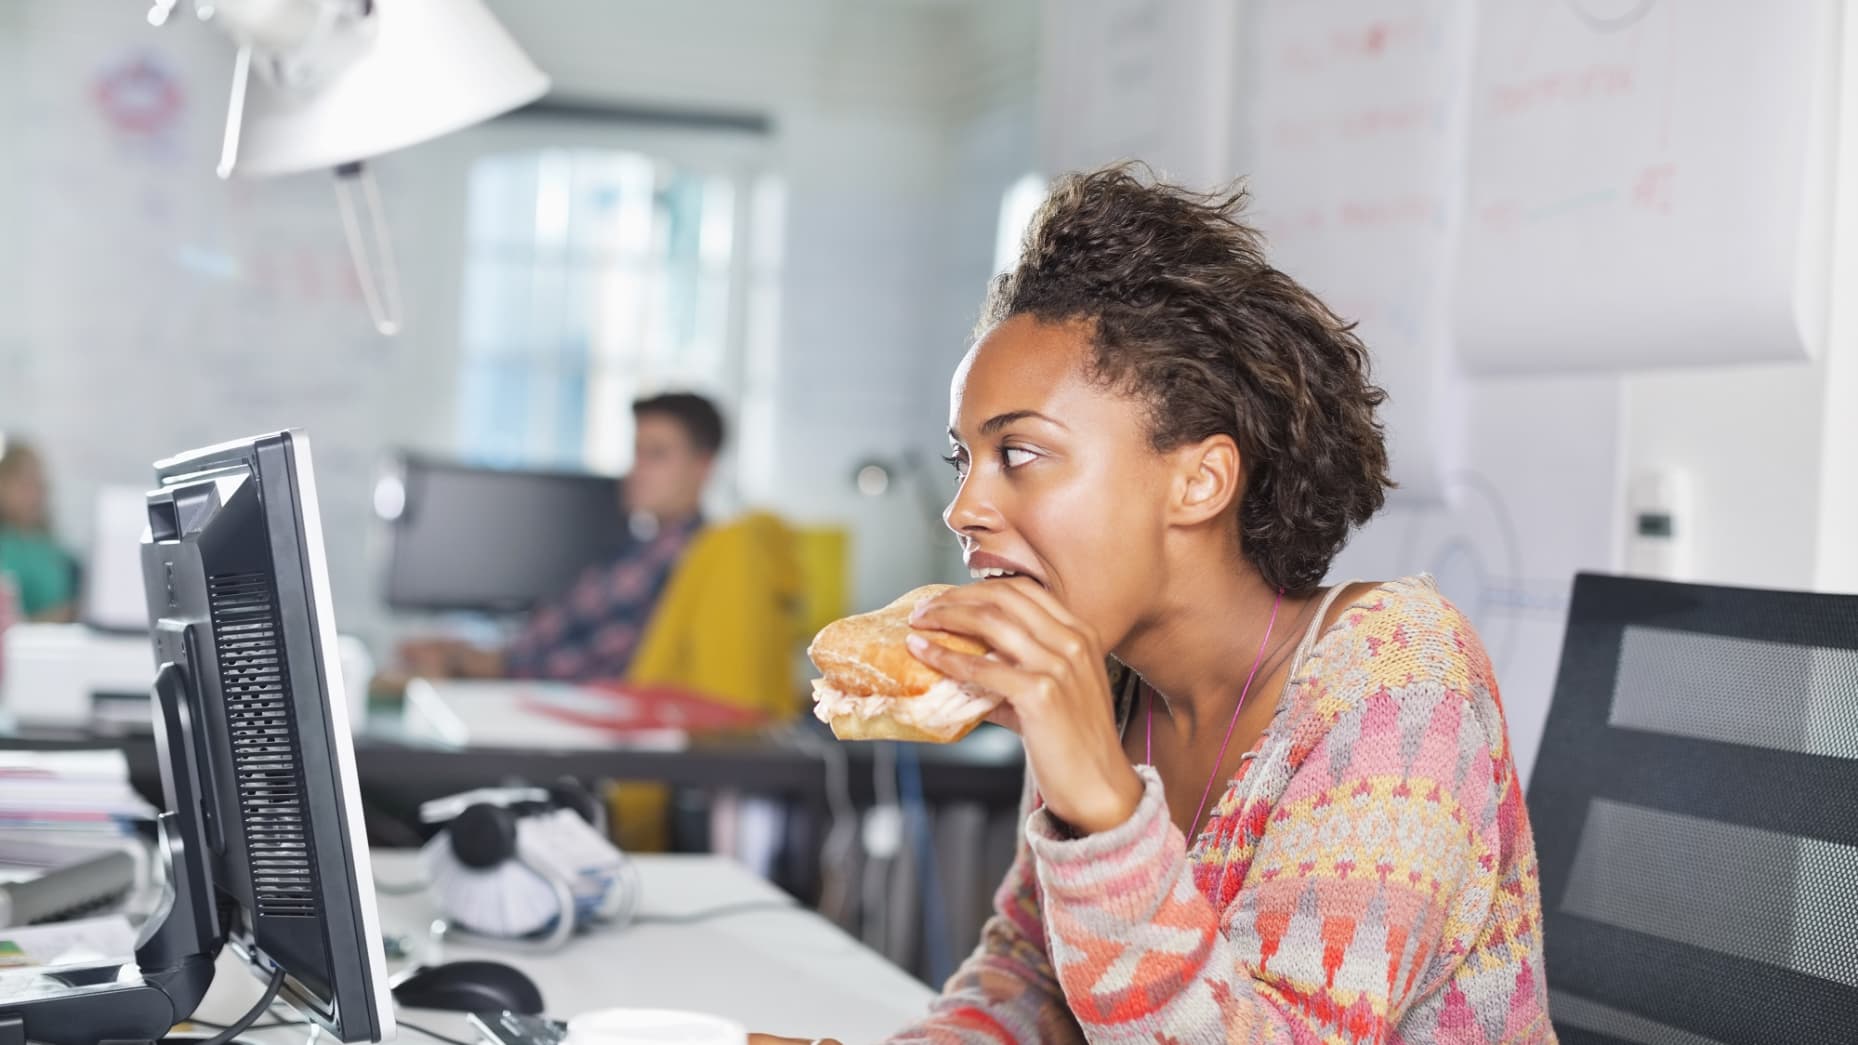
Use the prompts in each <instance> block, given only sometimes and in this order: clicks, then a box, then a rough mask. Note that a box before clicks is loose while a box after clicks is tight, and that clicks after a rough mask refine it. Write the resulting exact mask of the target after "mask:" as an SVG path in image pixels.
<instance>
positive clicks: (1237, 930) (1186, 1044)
mask: <svg viewBox="0 0 1858 1045" xmlns="http://www.w3.org/2000/svg"><path fill="white" fill-rule="evenodd" d="M1137 771H1138V772H1139V773H1140V774H1141V775H1142V777H1143V779H1144V780H1145V781H1146V783H1147V791H1146V794H1145V795H1144V796H1143V798H1142V800H1141V803H1140V804H1139V806H1138V807H1137V809H1136V812H1135V815H1134V816H1132V817H1131V818H1130V819H1129V821H1128V822H1127V823H1124V824H1122V825H1121V826H1119V827H1117V828H1114V829H1112V830H1110V831H1106V832H1102V833H1100V834H1096V835H1091V836H1087V837H1084V838H1075V839H1074V838H1070V837H1069V836H1068V835H1067V833H1066V832H1065V831H1064V830H1063V829H1062V828H1061V826H1060V825H1059V824H1058V823H1057V822H1056V821H1055V819H1054V818H1053V817H1051V815H1050V814H1049V813H1047V812H1046V811H1045V810H1044V809H1042V808H1040V807H1039V802H1038V800H1037V797H1036V795H1034V794H1033V793H1032V787H1031V785H1030V784H1029V785H1028V796H1027V805H1026V808H1027V811H1028V817H1027V820H1026V831H1025V836H1024V837H1023V838H1022V839H1021V843H1020V847H1019V853H1018V857H1017V858H1016V859H1015V860H1014V862H1013V866H1012V869H1011V870H1010V871H1009V872H1008V873H1007V877H1006V881H1005V882H1004V883H1002V885H1001V887H1000V890H999V893H998V894H997V896H996V897H995V907H996V910H995V914H994V917H993V918H991V919H990V920H989V921H988V923H987V926H986V929H985V930H984V932H983V934H982V939H981V944H980V946H979V948H978V949H977V950H976V951H975V953H974V954H973V955H972V956H971V957H970V958H969V959H968V960H967V962H966V963H964V964H963V965H962V967H961V968H960V970H958V971H957V972H956V973H955V975H954V976H953V977H952V978H951V979H950V980H949V982H948V985H947V987H946V988H944V991H943V994H942V996H941V997H939V998H938V999H937V1000H936V1001H935V1003H934V1005H933V1007H932V1009H931V1012H930V1014H929V1016H928V1017H927V1019H926V1020H925V1021H924V1022H922V1023H921V1024H919V1025H917V1026H915V1027H913V1028H910V1029H908V1030H906V1031H903V1032H902V1033H900V1034H899V1035H897V1036H896V1037H895V1038H893V1039H892V1040H893V1041H895V1042H910V1043H916V1042H922V1043H943V1042H952V1043H964V1045H965V1043H980V1042H1066V1041H1090V1042H1166V1043H1179V1045H1191V1043H1200V1042H1273V1043H1276V1042H1284V1043H1296V1045H1306V1043H1315V1042H1335V1043H1340V1042H1347V1043H1358V1042H1391V1043H1406V1045H1420V1043H1425V1042H1449V1043H1461V1042H1474V1043H1480V1045H1484V1043H1495V1042H1553V1041H1554V1040H1555V1036H1554V1031H1553V1030H1552V1029H1551V1028H1550V1026H1549V1022H1548V1001H1547V991H1546V985H1545V983H1544V982H1543V978H1542V945H1541V940H1540V937H1539V929H1540V926H1541V918H1542V904H1541V897H1540V892H1539V888H1538V884H1537V877H1536V859H1535V842H1534V839H1533V837H1532V835H1531V833H1530V829H1529V818H1528V814H1527V812H1526V810H1525V809H1524V806H1523V796H1522V787H1521V784H1520V782H1519V781H1518V780H1517V779H1516V768H1515V763H1514V762H1513V761H1512V759H1511V757H1510V749H1509V739H1508V736H1507V734H1506V732H1505V729H1504V723H1503V711H1502V707H1501V705H1500V703H1499V701H1498V696H1497V685H1496V680H1495V679H1494V678H1493V677H1492V675H1491V668H1490V660H1489V658H1488V656H1487V655H1486V654H1485V652H1484V648H1483V645H1482V644H1481V643H1480V642H1479V641H1478V638H1477V636H1476V634H1475V633H1473V631H1472V629H1471V625H1470V622H1469V621H1467V620H1466V619H1465V618H1464V616H1463V615H1462V614H1461V613H1459V612H1458V610H1457V609H1455V608H1454V607H1453V606H1452V605H1451V604H1450V603H1448V602H1447V601H1446V600H1445V599H1444V598H1443V597H1441V596H1440V595H1439V593H1438V591H1437V590H1436V589H1435V588H1434V586H1433V584H1432V581H1431V579H1430V578H1426V577H1419V578H1409V579H1406V580H1401V581H1394V582H1390V583H1388V584H1385V585H1382V586H1380V587H1379V588H1377V589H1375V590H1374V591H1373V592H1372V593H1370V594H1368V595H1367V596H1365V597H1363V598H1361V599H1360V600H1358V601H1356V602H1355V603H1353V604H1352V605H1350V606H1348V607H1346V608H1345V609H1344V610H1343V611H1342V613H1341V615H1340V616H1339V617H1338V618H1337V620H1336V622H1335V623H1334V624H1332V625H1330V626H1329V628H1328V629H1327V630H1326V631H1325V632H1323V633H1322V635H1321V637H1320V639H1319V640H1318V641H1317V643H1316V645H1315V646H1314V647H1313V648H1312V649H1311V651H1310V653H1309V655H1308V656H1307V657H1306V658H1305V659H1304V661H1303V662H1302V664H1301V665H1300V666H1298V667H1297V668H1296V670H1295V671H1294V673H1293V675H1292V677H1291V679H1290V681H1289V683H1288V684H1287V686H1286V690H1285V693H1284V696H1283V699H1282V700H1281V701H1280V703H1279V707H1278V709H1277V711H1276V713H1275V715H1274V717H1273V718H1272V720H1271V723H1270V726H1269V727H1268V728H1267V729H1266V731H1265V733H1264V735H1263V736H1262V737H1260V738H1259V741H1258V744H1257V746H1256V747H1255V748H1254V749H1253V751H1252V753H1251V754H1250V755H1249V756H1248V757H1247V758H1246V759H1245V761H1244V763H1243V764H1242V768H1241V769H1240V770H1239V772H1238V774H1237V775H1236V776H1235V777H1234V778H1233V780H1232V782H1231V784H1230V785H1229V787H1228V788H1227V790H1226V792H1225V793H1224V795H1223V797H1222V798H1221V800H1220V802H1219V804H1218V806H1217V807H1216V809H1215V810H1214V812H1213V814H1212V816H1211V817H1210V819H1209V820H1208V822H1207V825H1206V827H1205V828H1204V829H1203V831H1202V832H1201V834H1200V836H1199V837H1198V838H1197V839H1195V841H1194V844H1193V846H1192V847H1191V848H1189V847H1188V845H1187V842H1186V840H1185V839H1184V838H1183V837H1182V834H1181V831H1180V829H1179V828H1178V827H1176V826H1175V825H1174V823H1173V821H1172V820H1171V819H1170V818H1169V815H1168V805H1167V802H1166V801H1165V800H1164V798H1163V795H1162V787H1161V781H1160V778H1159V777H1158V776H1157V775H1156V774H1155V771H1154V770H1153V769H1152V768H1150V767H1148V766H1139V767H1137Z"/></svg>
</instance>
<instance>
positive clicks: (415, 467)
mask: <svg viewBox="0 0 1858 1045" xmlns="http://www.w3.org/2000/svg"><path fill="white" fill-rule="evenodd" d="M622 490H623V482H622V481H621V480H619V479H616V478H614V477H612V476H604V475H590V474H587V473H579V472H550V471H516V470H507V469H498V468H483V467H476V466H472V465H466V464H459V463H456V462H451V461H441V460H436V459H433V458H428V457H422V456H418V455H411V454H409V455H404V456H402V457H400V458H399V459H398V460H397V461H396V462H394V463H393V465H392V466H391V467H390V468H389V470H388V471H387V473H386V474H385V475H383V476H382V478H381V479H380V481H379V483H377V485H376V488H375V498H374V500H375V510H376V513H377V514H378V515H380V516H381V518H382V519H383V520H384V521H385V522H386V523H387V526H388V531H389V535H390V536H389V541H390V551H389V559H388V565H387V584H386V587H387V604H388V605H389V606H391V607H393V608H394V609H396V610H411V611H457V610H465V611H489V612H514V611H521V610H526V609H528V608H529V607H531V606H533V605H534V604H535V602H536V601H537V600H539V599H541V598H544V597H546V596H549V595H554V594H557V593H559V592H561V591H563V590H565V589H567V587H568V586H569V585H571V584H572V583H573V582H574V579H575V578H576V577H578V576H579V575H580V573H581V571H582V570H584V569H585V568H587V567H588V566H590V565H593V564H594V563H596V562H600V561H601V560H603V559H606V558H609V557H611V556H612V555H614V554H615V553H616V552H617V551H618V550H619V548H620V545H621V543H622V541H623V539H624V536H625V533H626V513H625V508H624V506H623V503H622V497H623V494H622Z"/></svg>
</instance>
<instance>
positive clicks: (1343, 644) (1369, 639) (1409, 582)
mask: <svg viewBox="0 0 1858 1045" xmlns="http://www.w3.org/2000/svg"><path fill="white" fill-rule="evenodd" d="M1293 681H1294V683H1295V684H1296V685H1297V688H1298V690H1299V698H1300V699H1299V703H1305V702H1308V701H1315V700H1322V701H1326V702H1328V703H1331V704H1333V703H1337V702H1342V703H1349V702H1355V701H1359V700H1362V699H1365V697H1366V696H1367V695H1368V694H1371V693H1374V692H1378V691H1381V690H1383V689H1386V690H1393V691H1400V690H1404V689H1408V688H1411V687H1413V686H1414V685H1416V684H1423V685H1426V686H1428V687H1431V686H1443V687H1444V688H1445V690H1447V691H1456V692H1459V693H1465V694H1470V693H1474V692H1475V691H1477V690H1480V689H1487V688H1490V687H1491V671H1490V659H1489V657H1488V655H1487V654H1486V653H1485V651H1484V646H1483V643H1482V641H1481V640H1479V638H1478V636H1477V630H1476V628H1474V627H1473V626H1472V624H1471V621H1470V619H1469V618H1468V617H1466V616H1465V615H1464V613H1463V612H1462V611H1460V610H1459V609H1458V607H1457V606H1455V605H1453V604H1452V602H1451V600H1449V599H1447V598H1446V597H1445V595H1444V594H1443V593H1441V592H1440V591H1439V589H1438V585H1437V584H1435V583H1434V582H1433V580H1432V578H1431V577H1429V576H1427V575H1425V574H1420V575H1417V576H1411V577H1402V578H1399V579H1397V580H1390V581H1381V582H1378V583H1372V584H1363V585H1351V586H1350V587H1349V588H1347V589H1345V590H1344V591H1343V593H1342V594H1341V595H1340V596H1339V597H1338V598H1337V599H1336V600H1335V604H1334V605H1333V606H1331V608H1330V612H1329V616H1328V618H1327V620H1326V622H1325V625H1324V628H1323V632H1322V634H1321V637H1320V638H1319V639H1318V640H1317V642H1316V644H1315V646H1313V647H1312V648H1311V650H1310V655H1309V657H1308V658H1307V660H1306V661H1305V662H1304V664H1303V666H1302V667H1301V668H1300V670H1299V671H1298V673H1297V678H1296V679H1295V680H1293ZM1331 710H1335V709H1331Z"/></svg>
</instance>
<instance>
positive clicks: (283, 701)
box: [207, 573, 317, 918]
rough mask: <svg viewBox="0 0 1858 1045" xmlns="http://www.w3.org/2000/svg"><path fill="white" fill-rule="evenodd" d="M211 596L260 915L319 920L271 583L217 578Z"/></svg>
mask: <svg viewBox="0 0 1858 1045" xmlns="http://www.w3.org/2000/svg"><path fill="white" fill-rule="evenodd" d="M207 595H208V602H209V604H210V605H211V607H212V613H213V638H214V642H215V644H216V647H217V650H218V653H219V680H220V687H221V689H222V690H223V692H224V694H225V698H226V720H227V730H228V732H229V733H230V735H231V740H232V765H233V773H234V777H235V779H236V780H237V783H238V791H239V816H240V819H241V820H242V821H243V822H244V825H245V847H246V852H247V854H248V855H249V856H250V858H251V874H252V890H253V893H254V895H255V899H256V901H257V904H258V913H259V914H261V915H275V916H279V917H287V918H291V917H304V918H313V917H316V913H317V912H316V891H315V888H314V884H315V883H314V882H313V881H312V879H311V869H310V853H309V825H308V824H307V823H306V822H305V819H304V807H303V775H302V773H301V772H300V771H299V766H298V761H299V758H300V754H299V752H298V750H297V744H296V734H295V731H294V730H293V729H292V728H291V726H292V723H291V711H290V684H289V682H288V681H287V679H286V675H285V671H286V665H285V663H284V648H283V642H282V638H281V635H280V631H281V629H280V627H279V625H278V615H277V600H276V598H275V597H274V596H273V593H272V588H271V580H270V578H268V577H266V576H264V575H262V574H255V573H245V574H227V575H222V576H217V577H212V578H210V579H209V580H208V581H207Z"/></svg>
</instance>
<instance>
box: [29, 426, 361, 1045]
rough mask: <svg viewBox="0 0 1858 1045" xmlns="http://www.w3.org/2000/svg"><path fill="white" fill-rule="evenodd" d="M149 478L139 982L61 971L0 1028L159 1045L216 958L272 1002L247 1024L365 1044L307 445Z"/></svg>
mask: <svg viewBox="0 0 1858 1045" xmlns="http://www.w3.org/2000/svg"><path fill="white" fill-rule="evenodd" d="M155 469H156V478H157V480H158V487H157V489H155V490H154V491H152V492H150V493H149V494H148V495H147V500H146V505H147V508H146V510H147V526H148V528H147V531H146V533H145V534H144V536H143V538H142V565H143V571H142V575H143V582H144V588H145V593H146V599H147V608H148V619H149V622H150V624H151V628H152V631H153V645H154V649H155V666H156V672H155V685H154V694H153V705H154V714H155V738H156V751H157V755H158V759H159V763H160V768H161V780H162V790H163V793H164V797H165V799H166V803H165V804H166V806H167V811H166V812H165V813H163V814H162V817H161V822H160V826H161V833H162V840H163V845H162V852H161V856H162V857H163V858H164V862H165V863H166V865H167V881H168V889H167V893H166V896H165V897H164V900H163V904H162V906H161V908H160V909H159V910H158V912H157V913H156V915H154V916H153V917H151V918H150V919H149V921H148V923H147V925H146V926H145V927H144V929H143V932H142V935H141V938H140V939H139V940H138V942H137V947H136V953H135V966H136V968H135V969H134V970H126V969H125V970H120V972H119V974H117V975H114V976H109V975H107V973H103V972H99V970H98V969H89V970H77V971H65V972H63V973H61V974H60V975H61V978H63V979H64V981H65V983H66V985H67V989H63V990H59V991H52V992H46V993H43V994H40V995H37V996H34V997H30V998H25V999H21V1000H18V1001H0V1031H4V1030H5V1029H6V1025H7V1023H8V1022H9V1021H15V1022H16V1023H17V1024H18V1026H19V1029H20V1031H21V1033H22V1034H23V1038H24V1039H25V1040H29V1041H39V1042H46V1043H50V1045H66V1043H69V1045H76V1043H79V1042H96V1041H101V1040H119V1041H154V1040H158V1039H160V1038H161V1037H162V1036H163V1035H164V1034H165V1033H166V1032H167V1031H168V1029H169V1028H170V1027H172V1026H173V1025H174V1024H175V1023H177V1022H180V1021H181V1020H184V1019H186V1018H187V1017H188V1016H190V1015H191V1014H192V1013H193V1011H194V1008H195V1006H197V1005H198V1004H199V1002H200V999H201V998H202V997H203V996H204V995H205V993H206V989H207V986H208V985H209V984H210V983H211V982H212V978H213V972H214V964H215V961H216V959H217V957H218V955H219V953H220V951H221V950H222V949H223V947H224V945H225V944H227V943H228V942H230V943H231V944H232V946H233V948H234V950H235V952H236V953H237V954H238V956H239V957H240V959H241V960H242V962H243V963H244V964H245V965H246V967H247V968H248V969H249V970H250V971H251V972H252V974H253V975H254V976H256V977H258V978H259V979H260V980H263V981H265V982H266V984H267V986H268V990H267V995H266V1002H265V1004H263V1005H261V1006H260V1007H259V1009H257V1010H254V1013H253V1014H252V1015H253V1017H254V1018H255V1017H256V1016H257V1015H260V1014H261V1013H262V1009H263V1008H265V1007H268V1004H269V1000H270V999H271V998H272V997H281V998H282V999H284V1000H285V1001H287V1002H288V1003H289V1004H291V1005H292V1006H293V1007H294V1008H295V1009H296V1010H297V1011H298V1012H299V1013H301V1014H302V1015H303V1016H304V1018H306V1019H308V1020H310V1021H311V1022H313V1023H316V1024H318V1025H320V1026H321V1027H323V1028H324V1029H325V1030H327V1031H328V1032H330V1033H331V1034H332V1035H333V1036H334V1037H335V1038H337V1039H338V1040H341V1041H379V1040H381V1039H382V1038H384V1037H387V1036H390V1035H391V1033H392V1031H393V1026H394V1020H393V1006H392V996H391V995H390V993H389V992H388V987H387V980H386V966H385V961H384V958H383V955H382V947H381V935H380V927H379V924H378V917H379V916H378V913H377V910H376V907H375V896H374V883H373V879H372V875H371V873H370V870H369V863H368V849H367V837H366V831H365V827H364V823H363V819H362V814H361V803H360V797H359V791H358V788H357V784H356V775H355V758H354V750H353V748H352V746H351V742H350V734H349V724H348V721H347V707H348V706H347V703H346V701H345V700H344V699H343V695H342V675H341V671H340V669H339V667H338V665H337V661H336V637H335V626H334V620H333V617H332V615H331V611H330V595H329V570H328V566H327V564H326V563H325V561H324V557H323V537H322V526H321V521H320V519H319V517H318V515H317V508H316V486H315V481H314V477H313V473H312V471H311V465H310V448H309V443H308V440H307V439H306V438H305V437H304V435H303V434H302V433H300V432H280V433H277V434H273V435H266V436H260V437H257V438H253V439H246V440H241V441H238V442H234V443H227V444H225V445H222V446H216V447H211V448H209V449H205V450H198V451H195V452H192V453H188V454H183V455H182V456H179V457H175V458H172V459H170V460H166V461H162V462H160V463H158V464H157V465H156V466H155ZM4 1037H5V1035H4V1033H0V1039H4Z"/></svg>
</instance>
